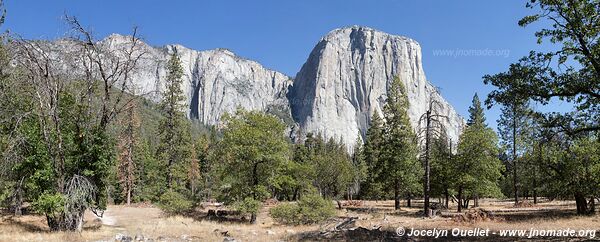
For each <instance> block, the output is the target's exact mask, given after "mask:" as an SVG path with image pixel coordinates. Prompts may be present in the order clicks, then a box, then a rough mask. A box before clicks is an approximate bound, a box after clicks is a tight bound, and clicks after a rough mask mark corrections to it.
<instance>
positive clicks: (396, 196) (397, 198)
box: [394, 181, 400, 210]
mask: <svg viewBox="0 0 600 242" xmlns="http://www.w3.org/2000/svg"><path fill="white" fill-rule="evenodd" d="M394 209H396V210H398V209H400V184H399V182H398V181H395V182H394Z"/></svg>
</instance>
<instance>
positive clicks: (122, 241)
mask: <svg viewBox="0 0 600 242" xmlns="http://www.w3.org/2000/svg"><path fill="white" fill-rule="evenodd" d="M115 241H119V242H131V241H133V239H132V238H131V236H128V235H125V234H121V233H118V234H116V235H115Z"/></svg>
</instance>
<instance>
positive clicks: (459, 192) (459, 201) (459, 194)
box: [456, 187, 463, 213]
mask: <svg viewBox="0 0 600 242" xmlns="http://www.w3.org/2000/svg"><path fill="white" fill-rule="evenodd" d="M462 193H463V188H462V187H458V197H457V198H456V200H457V201H456V202H457V203H458V210H457V212H459V213H460V212H462Z"/></svg>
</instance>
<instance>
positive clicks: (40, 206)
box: [31, 193, 65, 217]
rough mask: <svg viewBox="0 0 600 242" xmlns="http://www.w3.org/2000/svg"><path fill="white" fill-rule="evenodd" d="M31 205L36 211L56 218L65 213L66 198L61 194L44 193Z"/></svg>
mask: <svg viewBox="0 0 600 242" xmlns="http://www.w3.org/2000/svg"><path fill="white" fill-rule="evenodd" d="M31 205H32V206H33V208H34V209H35V210H36V211H38V212H40V213H44V214H46V215H48V216H51V217H54V216H58V215H59V214H60V213H62V212H63V211H64V205H65V198H64V196H63V195H62V194H60V193H43V194H42V195H40V196H39V197H37V199H36V200H35V201H34V202H33V203H32V204H31Z"/></svg>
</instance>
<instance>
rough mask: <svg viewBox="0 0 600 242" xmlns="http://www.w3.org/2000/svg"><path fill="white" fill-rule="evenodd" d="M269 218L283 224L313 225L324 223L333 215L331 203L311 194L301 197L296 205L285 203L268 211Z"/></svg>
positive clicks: (333, 209) (333, 208) (333, 210)
mask: <svg viewBox="0 0 600 242" xmlns="http://www.w3.org/2000/svg"><path fill="white" fill-rule="evenodd" d="M270 214H271V217H272V218H273V219H274V220H275V221H277V222H279V223H283V224H294V225H298V224H313V223H319V222H322V221H325V220H327V219H329V218H331V217H333V216H334V215H335V207H334V206H333V203H331V201H329V200H326V199H323V198H322V197H321V196H319V195H316V194H312V195H306V196H303V197H302V198H301V199H300V201H298V203H296V204H293V203H286V204H281V205H279V206H277V207H274V208H272V209H271V210H270Z"/></svg>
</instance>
